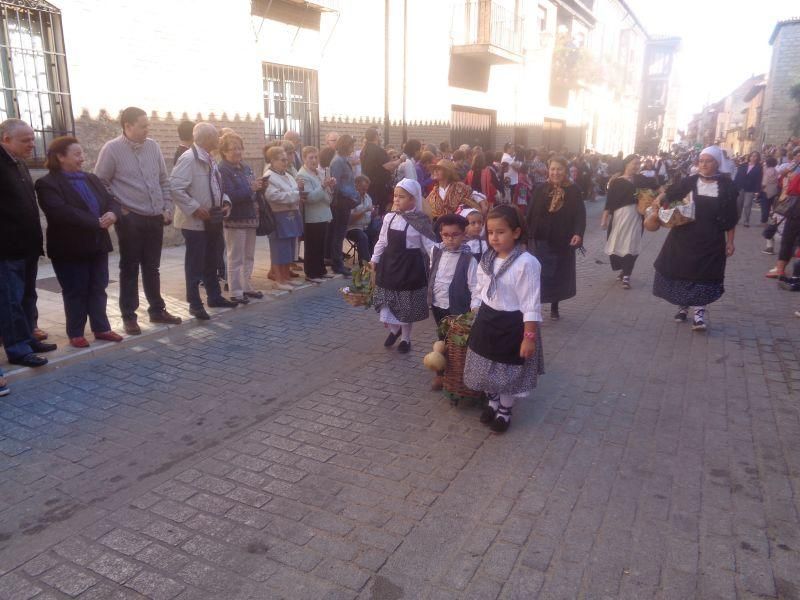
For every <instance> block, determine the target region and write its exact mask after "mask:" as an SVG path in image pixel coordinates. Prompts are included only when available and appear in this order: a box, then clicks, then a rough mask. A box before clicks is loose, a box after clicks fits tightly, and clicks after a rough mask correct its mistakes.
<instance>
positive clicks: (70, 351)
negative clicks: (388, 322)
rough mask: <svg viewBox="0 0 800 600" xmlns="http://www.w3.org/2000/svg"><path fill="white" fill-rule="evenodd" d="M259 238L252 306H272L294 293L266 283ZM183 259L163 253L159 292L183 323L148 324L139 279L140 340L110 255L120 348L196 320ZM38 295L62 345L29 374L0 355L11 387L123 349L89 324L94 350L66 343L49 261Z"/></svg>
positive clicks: (44, 323) (176, 250)
mask: <svg viewBox="0 0 800 600" xmlns="http://www.w3.org/2000/svg"><path fill="white" fill-rule="evenodd" d="M257 239H258V241H257V243H256V260H255V271H254V273H253V286H254V287H255V289H257V290H261V291H263V292H264V298H263V299H262V300H251V304H259V303H264V302H270V301H272V300H274V299H276V298H280V297H281V296H284V295H287V294H291V293H292V292H288V291H283V290H278V289H275V287H274V282H272V281H270V280H269V279H268V278H267V273H268V271H269V243H268V242H267V238H265V237H260V238H257ZM184 254H185V247H184V246H177V247H169V248H164V250H163V251H162V254H161V292H162V295H163V297H164V301H165V302H166V304H167V310H168V311H169V312H171V313H172V314H174V315H177V316H179V317H181V318H182V319H183V323H182V324H181V325H159V324H152V323H150V322H149V321H148V319H147V299H146V298H145V297H144V290H143V289H142V286H141V279H140V280H139V301H140V306H139V311H138V314H139V326H140V327H141V328H142V335H137V336H129V335H127V334H125V332H124V330H123V328H122V317H121V315H120V312H119V282H118V279H119V254H117V253H116V252H114V253H112V254H110V255H109V257H108V268H109V277H110V283H109V285H108V288H107V290H106V291H107V293H108V320H109V322H110V323H111V329H112V330H113V331H116V332H117V333H119V334H120V335H122V336H123V337H124V338H125V339H124V341H123V342H121V344H122V345H126V344H130V343H136V342H139V341H141V340H142V339H143V338H146V337H148V336H151V335H158V334H162V333H165V332H166V331H168V330H169V329H171V328H175V327H181V326H183V325H185V324H187V323H190V322H193V321H194V320H195V318H194V317H193V316H191V315H190V314H189V305H188V304H187V303H186V285H185V283H184V281H185V279H184V270H183V257H184ZM301 255H302V254H301ZM336 279H339V280H341V276H340V275H337V276H336ZM313 285H316V284H312V283H305V282H304V284H303V285H302V286H298V288H297V289H303V288H306V287H310V286H313ZM339 285H341V281H339ZM36 291H37V293H38V294H39V301H38V303H37V307H38V308H39V327H40V328H41V329H43V330H45V331H46V332H47V333H48V334H49V337H48V339H47V341H48V342H51V343H54V344H58V350H56V351H55V352H49V353H47V354H45V355H43V356H46V357H47V358H48V359H49V361H50V362H49V364H48V365H47V366H46V367H43V368H39V369H29V368H27V367H19V366H17V365H12V364H9V363H8V359H7V357H6V355H5V353H4V352H0V367H1V368H2V369H3V371H4V372H5V374H6V376H10V379H11V381H12V385H13V380H14V379H15V378H17V377H19V376H23V375H26V376H27V375H31V374H34V372H35V373H42V372H44V371H46V370H47V369H51V368H54V367H61V366H64V364H66V363H69V362H72V361H73V360H76V359H79V358H81V357H86V356H90V355H94V354H97V353H100V352H105V351H107V350H109V349H111V348H112V347H114V346H118V345H120V344H115V343H114V342H102V341H101V342H96V341H95V340H94V337H93V336H92V335H91V330H90V329H89V324H88V323H87V324H86V339H87V340H88V341H89V343H90V344H91V346H90V347H89V348H83V349H79V348H73V347H72V346H70V345H69V338H67V334H66V318H65V316H64V303H63V301H62V299H61V287H60V286H59V285H58V280H57V279H56V276H55V272H54V271H53V267H52V265H51V264H50V263H49V262H48V263H44V262H42V263H41V264H40V265H39V274H38V279H37V285H36ZM200 294H201V296H202V297H203V301H205V292H204V291H203V290H202V289H201V291H200ZM223 295H225V296H226V297H229V296H230V294H228V293H227V292H225V291H223ZM207 310H208V312H209V314H210V315H211V317H212V319H213V318H214V316H215V315H219V314H222V313H225V312H228V311H230V310H235V309H229V308H222V309H220V308H208V309H207Z"/></svg>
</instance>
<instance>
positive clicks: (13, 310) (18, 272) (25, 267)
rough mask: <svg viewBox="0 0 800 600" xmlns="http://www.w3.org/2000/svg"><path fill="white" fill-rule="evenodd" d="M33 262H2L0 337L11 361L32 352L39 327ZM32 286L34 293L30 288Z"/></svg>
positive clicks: (0, 276) (0, 267)
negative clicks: (34, 333)
mask: <svg viewBox="0 0 800 600" xmlns="http://www.w3.org/2000/svg"><path fill="white" fill-rule="evenodd" d="M37 262H38V257H37V258H36V261H33V260H32V259H24V258H22V259H14V260H0V336H2V338H3V347H4V348H5V350H6V356H8V359H9V360H18V359H21V358H24V357H25V356H27V355H28V354H31V353H32V352H33V349H32V348H31V344H32V343H33V334H32V331H33V328H34V327H35V325H36V323H35V322H34V320H35V318H36V292H35V290H36V269H35V268H34V269H33V275H32V277H33V283H32V284H31V282H30V280H31V266H32V265H33V266H34V267H35V265H36V264H37ZM31 285H33V292H31V290H30V289H27V288H30V287H31Z"/></svg>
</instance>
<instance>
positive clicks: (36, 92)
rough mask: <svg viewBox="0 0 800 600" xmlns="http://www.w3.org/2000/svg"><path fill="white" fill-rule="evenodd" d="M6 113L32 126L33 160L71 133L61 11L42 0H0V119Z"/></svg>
mask: <svg viewBox="0 0 800 600" xmlns="http://www.w3.org/2000/svg"><path fill="white" fill-rule="evenodd" d="M12 117H13V118H17V119H22V120H23V121H26V122H28V123H29V124H30V126H31V127H32V128H33V131H34V134H35V137H36V147H35V150H34V158H33V163H34V164H41V163H42V162H43V160H44V156H45V149H46V148H47V145H48V144H49V143H50V141H51V140H52V139H53V138H55V137H58V136H60V135H67V134H72V133H73V127H74V126H73V120H72V104H71V102H70V95H69V83H68V80H67V61H66V55H65V52H64V34H63V31H62V28H61V13H60V11H59V10H58V9H57V8H56V7H54V6H53V5H52V4H50V3H48V2H44V1H43V0H0V121H4V120H5V119H8V118H12Z"/></svg>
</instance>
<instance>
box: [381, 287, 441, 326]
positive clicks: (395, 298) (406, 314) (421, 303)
mask: <svg viewBox="0 0 800 600" xmlns="http://www.w3.org/2000/svg"><path fill="white" fill-rule="evenodd" d="M372 306H374V307H375V310H376V311H377V312H380V311H381V308H383V307H384V306H386V307H388V308H389V310H390V311H392V314H393V315H394V316H395V317H396V318H397V320H398V321H400V322H401V323H416V322H417V321H424V320H425V319H427V318H428V314H429V313H428V288H427V286H426V287H423V288H419V289H416V290H387V289H386V288H384V287H381V286H379V285H376V286H375V291H374V292H373V295H372Z"/></svg>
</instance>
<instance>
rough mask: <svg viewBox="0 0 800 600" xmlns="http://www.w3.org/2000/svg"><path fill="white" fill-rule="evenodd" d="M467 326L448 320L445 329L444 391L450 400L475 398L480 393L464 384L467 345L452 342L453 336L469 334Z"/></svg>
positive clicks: (479, 395)
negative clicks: (448, 322)
mask: <svg viewBox="0 0 800 600" xmlns="http://www.w3.org/2000/svg"><path fill="white" fill-rule="evenodd" d="M469 330H470V328H469V327H465V326H463V325H459V324H458V323H456V322H455V320H454V319H453V320H451V321H450V326H449V328H448V330H447V337H446V339H445V344H446V345H447V347H446V350H445V355H446V356H447V366H446V367H445V369H444V382H443V383H444V391H445V392H446V393H447V395H448V396H449V397H450V399H451V400H456V401H457V400H460V399H461V398H470V399H477V398H480V397H481V395H482V393H481V392H476V391H475V390H471V389H469V388H468V387H467V386H466V385H464V364H465V363H466V360H467V347H466V346H460V345H458V344H455V343H453V341H452V338H453V336H459V337H462V336H463V337H466V336H468V335H469Z"/></svg>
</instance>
